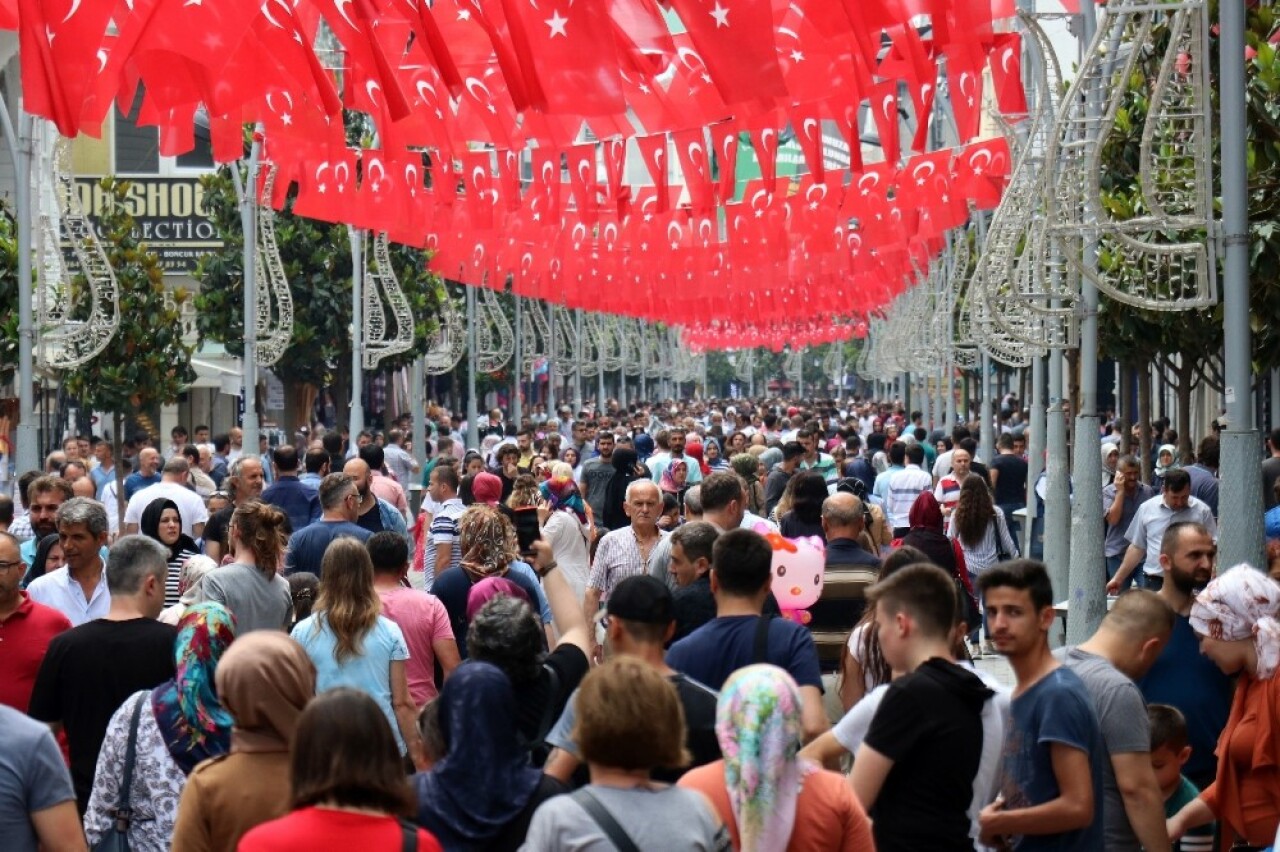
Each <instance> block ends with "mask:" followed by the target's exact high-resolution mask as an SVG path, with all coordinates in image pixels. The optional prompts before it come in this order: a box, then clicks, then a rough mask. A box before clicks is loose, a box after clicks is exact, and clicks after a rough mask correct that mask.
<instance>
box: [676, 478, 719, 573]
mask: <svg viewBox="0 0 1280 852" xmlns="http://www.w3.org/2000/svg"><path fill="white" fill-rule="evenodd" d="M695 487H697V486H695ZM719 537H720V531H719V530H717V529H716V528H715V527H714V526H712V525H711V524H709V523H707V522H706V521H690V522H689V523H687V524H682V525H681V526H678V527H676V528H675V531H674V532H672V533H671V544H672V546H674V545H677V544H678V545H680V548H681V549H682V550H684V556H685V558H686V559H688V560H689V561H690V562H696V561H697V560H699V559H707V560H710V559H711V552H712V550H713V549H714V547H715V543H716V539H717V538H719Z"/></svg>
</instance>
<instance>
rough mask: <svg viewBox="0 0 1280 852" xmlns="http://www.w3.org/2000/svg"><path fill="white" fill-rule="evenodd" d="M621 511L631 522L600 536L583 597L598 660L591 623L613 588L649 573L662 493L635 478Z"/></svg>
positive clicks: (660, 534)
mask: <svg viewBox="0 0 1280 852" xmlns="http://www.w3.org/2000/svg"><path fill="white" fill-rule="evenodd" d="M623 511H625V512H626V514H627V517H628V518H629V519H630V520H631V524H630V525H629V526H626V527H623V528H622V529H617V530H614V531H613V532H610V533H608V534H606V535H605V536H604V538H602V539H600V544H599V546H598V547H597V548H596V558H595V562H593V563H592V565H591V575H590V576H589V577H588V578H587V591H586V595H585V596H584V599H583V610H584V611H585V613H586V616H587V623H588V624H591V625H593V627H592V630H591V631H590V632H591V643H592V651H593V656H594V657H596V658H597V659H599V658H600V645H599V641H598V640H597V638H596V631H595V629H594V624H595V620H596V615H597V613H598V611H599V609H600V602H601V601H607V600H608V599H609V593H610V592H612V591H613V588H614V587H615V586H617V585H618V583H620V582H622V581H623V580H625V579H626V578H628V577H635V576H639V575H641V574H648V573H651V572H650V570H649V568H650V562H652V561H653V559H654V555H655V551H656V550H657V549H658V542H660V541H661V540H662V538H663V536H664V535H666V533H664V532H663V531H662V530H660V529H658V515H660V514H661V513H662V492H661V491H659V490H658V486H657V485H655V484H654V483H653V482H652V481H650V480H647V479H637V480H636V481H634V482H632V483H631V484H630V485H628V486H627V495H626V502H625V503H624V504H623Z"/></svg>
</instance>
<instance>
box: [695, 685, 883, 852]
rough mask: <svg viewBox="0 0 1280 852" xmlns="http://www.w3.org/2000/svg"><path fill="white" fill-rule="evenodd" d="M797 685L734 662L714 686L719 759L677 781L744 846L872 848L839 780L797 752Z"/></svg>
mask: <svg viewBox="0 0 1280 852" xmlns="http://www.w3.org/2000/svg"><path fill="white" fill-rule="evenodd" d="M800 704H801V702H800V691H799V689H798V688H797V687H796V683H795V681H794V680H792V678H791V676H790V675H789V674H787V673H786V672H785V671H783V670H782V669H780V668H778V667H777V666H770V665H753V666H747V667H746V668H743V669H739V670H738V671H737V672H735V673H734V674H733V675H732V676H731V677H730V678H729V680H727V681H726V682H725V684H724V687H723V688H722V689H721V690H720V700H719V702H718V704H717V707H716V737H717V739H719V740H720V750H721V752H722V753H723V754H724V758H723V759H722V760H718V761H716V762H715V763H709V764H707V765H706V766H699V767H697V768H695V769H692V770H690V771H689V772H688V773H686V774H685V776H684V777H683V778H681V779H680V782H679V786H681V787H685V788H688V789H691V790H697V791H699V792H701V793H703V794H704V795H706V796H707V798H709V799H710V800H711V803H712V804H713V805H714V806H715V808H716V811H717V812H718V813H719V814H720V818H721V819H723V820H724V822H725V825H727V826H728V827H729V833H730V835H731V836H732V839H733V847H734V848H735V849H741V850H743V852H776V851H780V850H794V852H800V850H807V849H829V850H840V852H872V850H874V849H875V843H874V842H873V841H872V839H871V824H870V823H869V822H868V820H867V815H866V813H865V812H864V811H863V810H862V806H861V805H860V804H858V800H857V799H856V798H854V795H853V790H852V789H850V787H849V786H848V784H846V783H845V779H844V777H843V776H841V775H840V774H839V773H836V772H830V771H827V770H825V769H822V768H821V767H819V766H818V765H817V764H815V763H811V762H810V761H808V760H805V759H803V758H801V757H800V756H799V753H800V737H801V724H800Z"/></svg>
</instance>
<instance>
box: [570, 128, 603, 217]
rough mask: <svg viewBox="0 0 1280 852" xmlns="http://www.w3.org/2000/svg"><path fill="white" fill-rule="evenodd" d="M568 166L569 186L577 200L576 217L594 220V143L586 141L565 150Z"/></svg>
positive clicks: (595, 208)
mask: <svg viewBox="0 0 1280 852" xmlns="http://www.w3.org/2000/svg"><path fill="white" fill-rule="evenodd" d="M565 155H566V156H565V163H566V165H568V167H569V186H570V188H571V191H572V193H573V197H574V198H575V199H576V200H577V212H578V217H579V218H580V219H582V220H583V221H584V222H588V223H594V222H595V220H596V210H597V205H596V183H597V179H596V145H595V143H594V142H588V143H586V144H584V145H574V146H573V147H571V148H569V150H568V151H566V152H565Z"/></svg>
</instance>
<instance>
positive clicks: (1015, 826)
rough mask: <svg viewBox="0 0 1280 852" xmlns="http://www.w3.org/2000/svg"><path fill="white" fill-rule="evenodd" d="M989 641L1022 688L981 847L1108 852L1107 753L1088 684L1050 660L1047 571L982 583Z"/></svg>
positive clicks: (1030, 564) (1018, 569) (995, 572)
mask: <svg viewBox="0 0 1280 852" xmlns="http://www.w3.org/2000/svg"><path fill="white" fill-rule="evenodd" d="M978 588H979V590H980V591H981V593H982V597H983V602H984V604H985V607H986V614H987V621H988V625H989V628H988V629H989V630H990V633H991V640H992V642H993V643H994V644H995V647H996V650H997V651H999V652H1000V653H1001V654H1003V655H1004V656H1005V657H1006V658H1008V660H1009V665H1010V667H1011V668H1012V669H1013V672H1014V675H1015V676H1016V678H1017V687H1016V688H1015V689H1014V692H1013V701H1012V702H1011V704H1010V706H1009V715H1010V720H1009V729H1008V734H1007V735H1006V736H1005V743H1004V755H1003V767H1002V772H1001V784H1000V793H999V795H998V796H997V797H996V800H995V801H994V802H992V803H991V804H989V805H987V806H986V807H985V808H983V809H982V812H981V814H979V816H978V823H979V826H980V830H981V840H982V842H983V843H986V844H987V845H989V846H996V847H1004V848H1011V849H1016V850H1019V852H1024V851H1025V850H1038V849H1052V850H1056V852H1094V850H1098V849H1102V848H1103V834H1102V775H1103V765H1102V760H1103V756H1104V755H1105V747H1104V745H1103V742H1102V733H1101V730H1100V728H1099V726H1098V718H1097V716H1096V715H1095V713H1094V710H1093V704H1092V701H1091V699H1090V697H1089V693H1088V691H1087V690H1086V689H1085V685H1084V682H1083V681H1081V680H1080V678H1079V677H1078V676H1077V675H1076V674H1075V673H1074V672H1072V671H1071V670H1070V669H1067V668H1065V667H1064V666H1063V665H1062V664H1061V663H1060V662H1058V660H1057V659H1056V658H1055V657H1054V656H1053V654H1052V653H1050V651H1049V629H1050V627H1052V625H1053V622H1054V618H1055V615H1054V611H1053V587H1052V585H1051V584H1050V582H1049V575H1048V572H1047V571H1046V570H1045V567H1044V565H1043V564H1042V563H1040V562H1034V561H1032V560H1030V559H1015V560H1013V561H1012V562H1006V563H1003V564H1001V565H997V566H996V567H994V568H989V569H987V570H986V571H985V572H984V573H983V574H981V575H980V576H979V577H978Z"/></svg>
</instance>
